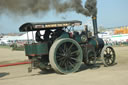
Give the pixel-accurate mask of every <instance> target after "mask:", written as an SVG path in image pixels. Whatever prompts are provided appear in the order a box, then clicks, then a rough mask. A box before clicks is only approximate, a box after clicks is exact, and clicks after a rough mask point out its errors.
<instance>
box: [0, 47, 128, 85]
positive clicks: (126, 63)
mask: <svg viewBox="0 0 128 85" xmlns="http://www.w3.org/2000/svg"><path fill="white" fill-rule="evenodd" d="M114 49H115V51H116V55H117V57H116V62H117V64H116V65H114V66H111V67H104V66H103V65H100V67H97V68H89V67H87V66H85V65H82V67H81V68H80V71H79V72H76V73H71V74H68V75H60V74H56V73H55V72H54V71H49V72H41V71H40V70H39V69H36V70H33V72H32V73H28V72H27V68H28V66H29V64H27V65H19V66H10V67H1V68H0V85H128V47H114ZM14 58H15V61H19V60H26V59H27V57H25V56H24V52H22V51H19V52H18V51H17V52H12V51H10V50H9V49H0V62H4V61H6V62H8V60H9V61H14V60H13V59H14Z"/></svg>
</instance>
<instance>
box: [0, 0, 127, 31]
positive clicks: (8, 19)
mask: <svg viewBox="0 0 128 85" xmlns="http://www.w3.org/2000/svg"><path fill="white" fill-rule="evenodd" d="M85 1H86V0H83V4H84V3H85ZM97 1H98V5H97V8H98V25H99V26H100V25H102V26H104V27H106V28H107V27H117V26H126V25H128V10H127V9H128V0H97ZM88 19H90V18H89V17H86V16H84V15H81V14H77V13H76V12H67V13H63V14H56V13H55V11H53V10H51V11H49V12H48V13H47V14H42V13H40V14H38V15H36V16H30V15H29V14H28V16H24V17H20V16H12V15H11V14H4V13H3V14H2V15H0V33H10V32H19V31H18V29H19V26H21V25H22V24H23V23H25V22H45V21H47V22H48V21H65V20H80V21H82V22H83V23H85V22H86V20H88Z"/></svg>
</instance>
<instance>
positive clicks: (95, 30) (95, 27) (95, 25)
mask: <svg viewBox="0 0 128 85" xmlns="http://www.w3.org/2000/svg"><path fill="white" fill-rule="evenodd" d="M92 22H93V30H94V36H96V38H98V28H97V17H96V16H93V17H92Z"/></svg>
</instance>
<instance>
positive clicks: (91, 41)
mask: <svg viewBox="0 0 128 85" xmlns="http://www.w3.org/2000/svg"><path fill="white" fill-rule="evenodd" d="M89 44H91V45H92V46H94V47H95V48H96V46H97V43H96V40H94V39H91V40H89Z"/></svg>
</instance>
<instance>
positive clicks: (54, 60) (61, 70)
mask: <svg viewBox="0 0 128 85" xmlns="http://www.w3.org/2000/svg"><path fill="white" fill-rule="evenodd" d="M64 43H66V44H67V43H68V44H70V43H73V44H74V45H75V46H76V47H77V48H78V51H79V53H78V54H79V55H78V56H77V58H76V59H77V61H78V62H77V63H76V65H75V66H73V65H72V64H71V63H70V62H69V63H68V64H67V65H66V64H65V65H66V66H68V65H69V64H70V66H69V67H68V68H66V66H60V65H59V62H58V59H57V58H58V57H57V56H56V55H58V54H57V53H58V52H57V51H58V49H59V47H60V46H61V45H63V44H64ZM70 46H71V44H70ZM70 46H68V49H69V48H71V47H72V46H71V47H70ZM73 47H74V46H73ZM52 49H53V50H54V51H53V50H52ZM50 52H51V53H50V63H51V66H52V68H53V69H54V70H55V71H56V72H58V73H61V74H68V73H72V72H76V71H77V70H78V69H79V68H80V66H81V64H82V59H83V55H82V49H81V47H80V45H79V44H78V43H77V42H76V41H75V40H73V39H69V38H64V39H60V40H57V41H56V42H55V43H54V45H53V46H52V47H51V49H50ZM53 55H54V56H53ZM61 61H63V60H61ZM64 62H65V61H64ZM71 66H72V68H71ZM73 67H74V68H73ZM66 69H67V70H66Z"/></svg>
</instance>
